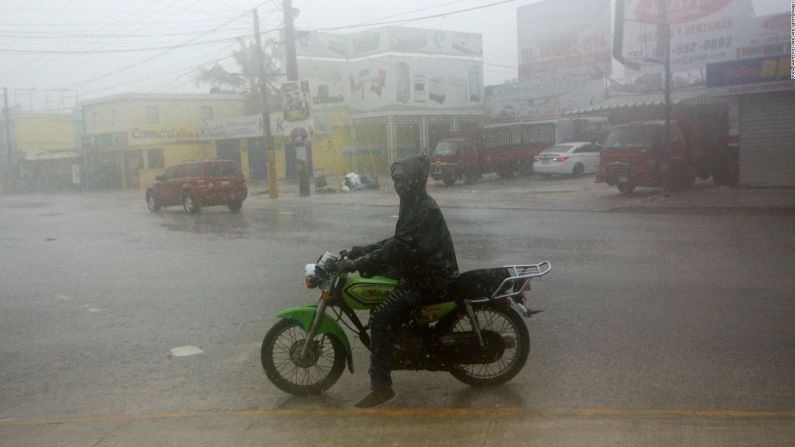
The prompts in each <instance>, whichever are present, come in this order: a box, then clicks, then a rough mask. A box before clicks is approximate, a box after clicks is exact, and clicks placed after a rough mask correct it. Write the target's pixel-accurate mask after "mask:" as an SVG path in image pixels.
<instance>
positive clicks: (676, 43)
mask: <svg viewBox="0 0 795 447" xmlns="http://www.w3.org/2000/svg"><path fill="white" fill-rule="evenodd" d="M621 3H622V2H619V3H618V4H617V5H618V6H617V7H618V8H620V7H621V6H620V5H621ZM667 4H668V9H667V11H666V13H667V18H668V22H669V23H670V25H671V26H670V54H671V67H672V69H673V70H675V71H685V70H691V69H702V68H704V66H705V64H707V63H712V62H719V61H725V60H732V59H735V58H736V54H737V48H738V47H739V46H741V43H742V40H743V37H742V36H743V31H742V30H743V26H744V24H747V23H748V22H749V20H751V18H752V17H753V10H752V8H751V1H750V0H693V1H668V2H667ZM623 7H624V10H623V17H624V20H623V21H622V22H621V23H617V24H616V26H617V29H616V39H618V40H620V42H618V43H619V44H620V48H621V53H622V55H623V56H624V57H625V58H626V59H628V60H629V61H631V62H632V63H633V65H635V64H639V65H641V66H646V67H649V68H650V69H651V70H652V71H659V70H660V64H659V63H656V64H655V63H653V62H649V59H658V60H659V59H661V58H662V54H661V53H660V49H658V41H657V20H658V14H657V0H623ZM617 14H618V15H619V16H620V15H621V12H620V11H619V12H617ZM644 71H646V70H644Z"/></svg>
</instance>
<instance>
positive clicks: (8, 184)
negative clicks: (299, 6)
mask: <svg viewBox="0 0 795 447" xmlns="http://www.w3.org/2000/svg"><path fill="white" fill-rule="evenodd" d="M3 118H4V121H5V134H6V153H5V154H4V156H5V163H3V172H0V175H1V176H2V177H0V182H1V183H0V189H5V188H9V189H13V188H12V180H11V179H12V178H13V173H12V171H11V109H9V108H8V87H3Z"/></svg>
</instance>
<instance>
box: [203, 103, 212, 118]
mask: <svg viewBox="0 0 795 447" xmlns="http://www.w3.org/2000/svg"><path fill="white" fill-rule="evenodd" d="M212 117H213V108H212V107H211V106H202V121H204V120H208V119H210V118H212Z"/></svg>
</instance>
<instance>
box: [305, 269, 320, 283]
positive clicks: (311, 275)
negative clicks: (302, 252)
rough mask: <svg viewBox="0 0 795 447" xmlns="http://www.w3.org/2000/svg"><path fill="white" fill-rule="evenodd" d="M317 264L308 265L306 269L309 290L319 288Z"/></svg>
mask: <svg viewBox="0 0 795 447" xmlns="http://www.w3.org/2000/svg"><path fill="white" fill-rule="evenodd" d="M316 269H317V264H307V265H306V266H305V267H304V281H305V282H306V288H307V289H314V288H315V287H317V286H318V283H319V281H318V279H317V275H316V273H315V271H316Z"/></svg>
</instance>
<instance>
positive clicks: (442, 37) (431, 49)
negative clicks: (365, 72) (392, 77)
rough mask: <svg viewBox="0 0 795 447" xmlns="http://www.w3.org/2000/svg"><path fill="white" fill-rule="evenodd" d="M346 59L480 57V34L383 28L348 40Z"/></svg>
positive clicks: (355, 35) (364, 32)
mask: <svg viewBox="0 0 795 447" xmlns="http://www.w3.org/2000/svg"><path fill="white" fill-rule="evenodd" d="M349 39H350V53H349V55H350V57H351V58H357V57H365V56H369V55H373V54H376V53H381V52H386V51H390V52H397V53H419V54H447V55H455V56H470V57H481V56H483V39H482V37H481V36H480V34H474V33H464V32H458V31H444V30H433V29H423V28H408V27H394V26H393V27H383V28H376V29H372V30H367V31H362V32H359V33H355V34H352V35H350V36H349Z"/></svg>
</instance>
